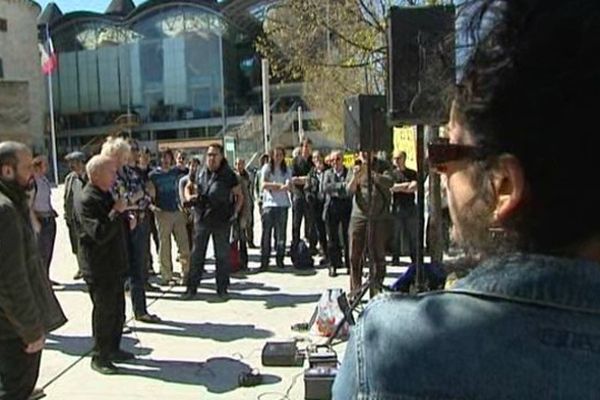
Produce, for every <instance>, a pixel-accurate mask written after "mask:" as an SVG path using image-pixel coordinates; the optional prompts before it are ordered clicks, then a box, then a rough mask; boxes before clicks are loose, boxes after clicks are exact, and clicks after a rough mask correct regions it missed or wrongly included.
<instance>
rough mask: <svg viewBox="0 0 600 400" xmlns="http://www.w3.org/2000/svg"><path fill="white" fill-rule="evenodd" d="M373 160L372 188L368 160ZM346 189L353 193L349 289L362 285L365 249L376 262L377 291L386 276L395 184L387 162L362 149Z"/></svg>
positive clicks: (375, 289) (348, 178)
mask: <svg viewBox="0 0 600 400" xmlns="http://www.w3.org/2000/svg"><path fill="white" fill-rule="evenodd" d="M369 159H370V160H371V181H372V187H371V188H369V179H368V173H367V169H368V166H367V162H368V161H369ZM347 180H348V184H347V186H346V190H347V191H348V192H349V193H352V194H354V200H353V203H352V214H351V217H350V232H349V236H350V290H351V291H355V290H357V289H359V288H360V287H361V285H362V267H363V256H364V254H365V250H368V253H369V258H370V259H371V262H372V263H374V269H373V270H372V271H374V273H375V276H372V277H371V278H374V283H373V290H374V291H378V289H379V286H380V285H381V284H382V283H383V278H384V277H385V244H386V242H387V235H388V231H389V222H390V211H389V209H390V201H391V193H390V189H391V187H392V186H393V184H394V180H393V178H392V176H391V173H390V171H389V169H387V167H386V165H385V163H383V162H382V161H380V160H379V159H377V158H375V157H374V156H373V154H372V153H371V152H366V151H361V152H360V154H359V158H358V159H357V160H356V162H355V165H354V168H353V170H352V173H351V174H348V177H347Z"/></svg>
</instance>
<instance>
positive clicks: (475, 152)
mask: <svg viewBox="0 0 600 400" xmlns="http://www.w3.org/2000/svg"><path fill="white" fill-rule="evenodd" d="M427 150H428V161H429V166H430V167H431V168H433V169H436V170H443V169H444V168H440V167H443V166H444V164H446V163H449V162H451V161H462V160H483V159H485V158H486V157H487V154H486V152H485V151H484V150H483V148H482V147H479V146H473V145H468V144H457V143H449V142H448V141H447V140H440V141H436V142H431V143H429V144H428V145H427Z"/></svg>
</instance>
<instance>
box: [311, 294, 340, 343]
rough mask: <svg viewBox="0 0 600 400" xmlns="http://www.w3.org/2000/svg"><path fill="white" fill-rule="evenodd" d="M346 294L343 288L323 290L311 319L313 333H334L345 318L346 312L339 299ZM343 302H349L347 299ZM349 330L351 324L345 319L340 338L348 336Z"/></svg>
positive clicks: (328, 334) (324, 334) (320, 334)
mask: <svg viewBox="0 0 600 400" xmlns="http://www.w3.org/2000/svg"><path fill="white" fill-rule="evenodd" d="M345 296H346V293H344V291H343V290H342V289H327V290H326V291H325V292H323V294H322V295H321V298H320V299H319V303H318V304H317V308H316V310H315V315H314V316H313V318H312V321H311V322H312V324H311V327H310V333H311V334H313V335H318V336H325V337H329V336H332V335H333V334H334V332H335V329H336V327H337V325H338V324H339V323H340V321H342V319H344V312H343V311H342V309H341V307H340V301H339V299H340V298H343V297H345ZM342 303H343V304H347V302H345V301H343V302H342ZM349 312H350V311H349ZM349 331H350V324H349V323H348V321H344V324H343V326H342V327H341V328H340V331H339V333H338V338H343V337H347V336H348V332H349Z"/></svg>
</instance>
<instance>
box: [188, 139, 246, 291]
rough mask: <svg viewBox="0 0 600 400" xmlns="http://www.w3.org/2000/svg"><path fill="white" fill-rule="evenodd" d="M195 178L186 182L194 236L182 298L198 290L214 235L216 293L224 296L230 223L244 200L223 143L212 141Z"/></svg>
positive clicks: (227, 268)
mask: <svg viewBox="0 0 600 400" xmlns="http://www.w3.org/2000/svg"><path fill="white" fill-rule="evenodd" d="M195 181H196V182H195V184H194V183H193V182H189V183H188V184H187V186H186V193H185V196H186V201H189V202H192V204H193V210H194V211H193V212H194V240H193V245H192V257H191V267H190V273H189V275H188V279H187V280H186V286H187V289H186V292H185V293H184V295H183V299H186V300H190V299H193V298H194V297H195V296H196V293H197V292H198V285H199V284H200V279H201V278H202V273H203V272H204V262H205V259H206V249H207V247H208V239H209V238H210V237H211V236H212V238H213V243H214V247H215V255H216V259H217V263H216V266H217V294H218V295H219V297H225V296H227V287H228V286H229V274H230V272H231V263H230V260H229V249H230V247H229V236H230V232H231V224H232V222H233V221H235V220H237V218H238V215H239V213H240V210H241V208H242V206H243V204H244V196H243V194H242V189H241V187H240V184H239V182H238V179H237V176H236V175H235V173H234V172H233V170H232V169H231V168H230V167H229V164H228V163H227V160H226V159H225V157H224V154H223V146H221V145H220V144H211V145H210V146H209V147H208V151H207V153H206V166H205V167H204V168H201V170H200V171H199V173H198V176H197V177H196V180H195Z"/></svg>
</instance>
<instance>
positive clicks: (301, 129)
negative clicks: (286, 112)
mask: <svg viewBox="0 0 600 400" xmlns="http://www.w3.org/2000/svg"><path fill="white" fill-rule="evenodd" d="M302 121H303V117H302V106H298V143H301V142H302V140H303V139H304V126H303V125H302Z"/></svg>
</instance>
